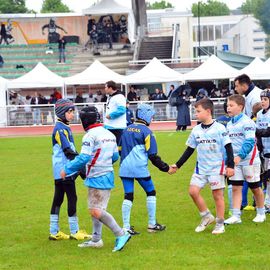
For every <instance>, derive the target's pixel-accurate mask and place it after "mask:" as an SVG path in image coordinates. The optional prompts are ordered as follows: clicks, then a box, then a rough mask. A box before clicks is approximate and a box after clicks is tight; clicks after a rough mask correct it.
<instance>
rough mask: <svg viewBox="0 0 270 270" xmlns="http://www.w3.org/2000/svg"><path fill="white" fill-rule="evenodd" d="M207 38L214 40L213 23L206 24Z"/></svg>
mask: <svg viewBox="0 0 270 270" xmlns="http://www.w3.org/2000/svg"><path fill="white" fill-rule="evenodd" d="M208 31H209V38H208V40H209V41H210V40H214V25H208Z"/></svg>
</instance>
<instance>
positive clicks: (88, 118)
mask: <svg viewBox="0 0 270 270" xmlns="http://www.w3.org/2000/svg"><path fill="white" fill-rule="evenodd" d="M80 119H81V122H82V125H83V128H84V130H85V131H86V134H85V135H84V137H83V140H82V149H81V153H80V154H79V155H78V156H77V157H76V158H75V159H74V160H72V161H71V162H69V163H67V164H66V165H65V167H64V170H62V171H61V177H62V178H63V179H64V178H65V177H66V175H69V174H72V173H74V172H76V171H78V170H80V169H82V168H84V167H86V179H85V182H84V184H85V186H86V187H87V188H88V208H89V213H90V215H91V217H92V222H93V235H92V239H91V240H89V241H86V242H84V243H82V244H79V245H78V246H79V247H82V248H85V247H91V248H101V247H102V246H103V241H102V237H101V236H102V224H104V225H106V226H107V227H108V228H109V229H110V230H111V231H112V232H113V234H114V235H115V237H116V241H115V247H114V249H113V252H114V251H120V250H121V249H123V247H124V246H125V244H126V243H127V242H128V241H129V239H130V234H129V233H128V232H127V231H125V230H124V229H122V228H121V227H120V226H119V225H118V224H117V222H116V221H115V219H114V217H113V216H112V215H111V214H110V213H109V212H107V205H108V202H109V198H110V193H111V189H112V188H113V187H114V172H113V162H115V161H116V160H117V159H118V157H119V154H118V149H117V144H116V137H115V136H114V135H113V134H112V133H111V132H110V131H108V130H106V129H105V128H104V127H103V125H102V124H101V123H100V115H99V113H98V111H97V109H96V108H95V107H86V108H83V109H82V110H81V112H80Z"/></svg>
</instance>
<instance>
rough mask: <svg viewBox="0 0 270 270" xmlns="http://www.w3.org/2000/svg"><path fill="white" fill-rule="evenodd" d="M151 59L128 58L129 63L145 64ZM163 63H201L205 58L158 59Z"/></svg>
mask: <svg viewBox="0 0 270 270" xmlns="http://www.w3.org/2000/svg"><path fill="white" fill-rule="evenodd" d="M151 60H152V59H150V60H149V59H145V60H130V61H128V63H129V65H138V66H139V65H147V64H148V63H149V62H150V61H151ZM158 60H159V61H160V62H161V63H163V64H181V63H203V62H204V61H206V60H207V58H205V59H202V58H198V57H196V58H174V59H172V58H168V59H158Z"/></svg>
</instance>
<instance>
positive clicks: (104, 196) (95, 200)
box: [87, 188, 111, 210]
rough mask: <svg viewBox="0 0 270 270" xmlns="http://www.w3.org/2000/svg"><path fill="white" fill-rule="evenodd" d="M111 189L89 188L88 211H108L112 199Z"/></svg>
mask: <svg viewBox="0 0 270 270" xmlns="http://www.w3.org/2000/svg"><path fill="white" fill-rule="evenodd" d="M110 194H111V190H110V189H96V188H88V198H87V202H88V209H90V208H98V209H102V210H106V209H107V206H108V202H109V199H110Z"/></svg>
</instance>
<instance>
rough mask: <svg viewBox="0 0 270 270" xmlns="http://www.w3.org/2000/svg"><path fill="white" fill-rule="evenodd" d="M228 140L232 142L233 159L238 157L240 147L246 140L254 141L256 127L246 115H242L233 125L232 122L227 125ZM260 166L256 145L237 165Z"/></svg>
mask: <svg viewBox="0 0 270 270" xmlns="http://www.w3.org/2000/svg"><path fill="white" fill-rule="evenodd" d="M227 130H228V132H229V136H230V139H231V141H232V147H233V154H234V157H236V156H238V154H239V153H240V150H241V148H242V145H243V143H244V141H245V140H246V139H254V140H255V131H256V125H255V123H254V121H253V120H251V119H250V118H249V117H248V116H247V115H245V114H242V116H241V117H240V119H239V120H237V121H236V122H235V123H233V122H232V120H231V121H230V122H229V123H228V124H227ZM255 164H260V158H259V154H258V149H257V146H256V143H255V145H254V147H253V149H252V150H251V152H250V153H249V154H248V155H247V156H246V158H245V159H243V160H241V161H240V162H239V165H255Z"/></svg>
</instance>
